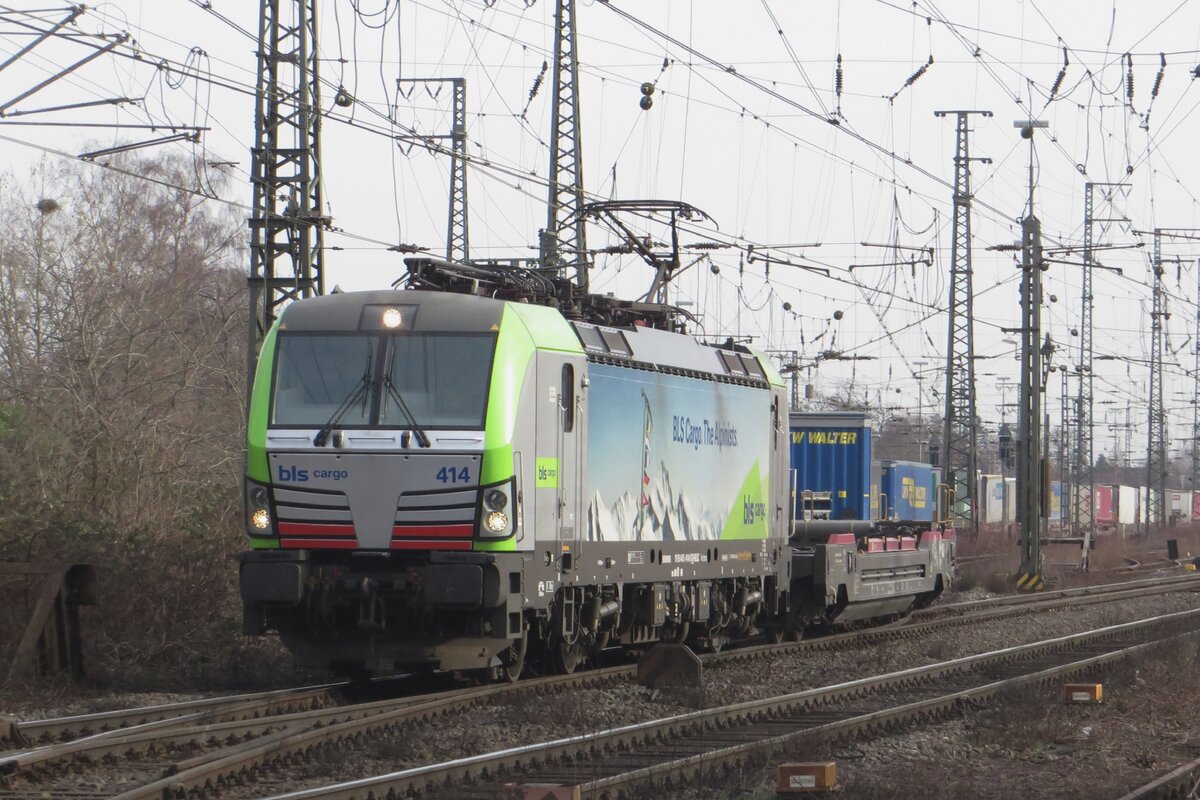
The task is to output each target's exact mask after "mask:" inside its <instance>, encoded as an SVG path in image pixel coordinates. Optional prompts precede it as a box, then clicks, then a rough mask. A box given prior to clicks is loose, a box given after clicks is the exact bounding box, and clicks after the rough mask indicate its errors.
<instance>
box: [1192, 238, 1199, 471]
mask: <svg viewBox="0 0 1200 800" xmlns="http://www.w3.org/2000/svg"><path fill="white" fill-rule="evenodd" d="M1196 308H1197V309H1200V259H1197V261H1196ZM1197 447H1200V313H1198V314H1196V334H1195V336H1194V337H1192V491H1197V486H1196V478H1197V477H1198V476H1197V474H1196V473H1197V470H1200V450H1197Z"/></svg>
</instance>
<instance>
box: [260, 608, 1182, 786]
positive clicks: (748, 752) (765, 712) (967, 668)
mask: <svg viewBox="0 0 1200 800" xmlns="http://www.w3.org/2000/svg"><path fill="white" fill-rule="evenodd" d="M1198 621H1200V609H1194V610H1191V611H1185V612H1179V613H1175V614H1167V615H1162V616H1158V617H1152V618H1150V619H1146V620H1141V621H1138V622H1133V623H1127V624H1124V625H1115V626H1110V627H1106V628H1100V629H1097V630H1093V631H1088V632H1086V633H1080V634H1074V635H1072V636H1064V637H1058V638H1055V639H1049V640H1046V641H1042V642H1036V643H1034V644H1028V645H1021V646H1019V647H1010V648H1005V649H1003V650H997V651H993V652H990V653H984V654H981V655H976V656H968V657H966V658H960V659H954V660H952V661H946V662H942V663H938V664H933V665H929V666H924V667H917V668H914V669H908V670H903V671H901V672H893V673H889V674H887V675H881V676H877V677H872V678H865V679H862V680H857V681H851V682H848V683H843V684H839V685H835V686H829V687H824V688H820V689H812V690H808V691H804V692H797V693H794V694H789V695H785V696H781V697H773V698H769V699H765V700H756V701H751V702H745V703H738V704H736V705H732V706H724V707H720V708H712V709H706V710H704V711H697V712H693V713H690V714H683V715H680V716H676V717H670V718H667V719H659V720H653V721H651V722H646V723H640V724H637V725H626V726H623V727H620V728H615V729H611V730H605V731H597V732H595V733H588V734H585V735H580V736H573V737H570V738H566V739H559V740H556V741H552V742H544V743H540V744H534V745H527V746H524V747H517V748H510V749H508V750H503V751H498V752H494V753H487V754H483V755H479V756H473V757H470V758H464V759H457V760H454V761H449V762H445V763H441V764H432V765H429V766H424V767H417V768H414V769H408V770H403V771H400V772H395V773H392V774H389V775H382V776H377V777H373V778H365V779H360V780H356V781H351V782H347V783H342V784H336V785H333V786H327V787H322V788H319V789H311V790H307V791H302V792H293V793H290V794H286V795H279V796H277V797H276V798H274V800H368V799H369V798H379V797H385V796H386V797H391V796H397V797H409V796H416V795H420V796H422V797H430V798H455V800H467V799H468V798H490V797H496V796H497V794H498V793H499V792H500V791H501V788H502V786H503V785H504V784H505V783H508V782H513V781H516V782H519V783H526V782H528V783H550V784H559V785H567V786H578V787H579V788H580V790H581V793H582V795H583V796H584V797H590V798H601V799H603V800H616V798H624V797H634V796H644V794H645V792H646V791H649V786H648V785H651V784H652V785H653V788H654V789H655V790H657V791H660V792H661V791H669V790H671V789H675V788H678V787H679V786H680V785H682V784H687V783H690V782H693V781H697V780H702V779H705V778H707V777H710V776H712V775H714V774H716V773H718V772H719V771H721V770H727V769H739V770H740V769H744V768H746V767H748V766H751V765H754V764H757V763H759V762H763V763H765V760H766V758H767V757H769V756H771V755H772V754H773V753H775V752H776V751H779V750H782V749H783V748H784V747H785V746H786V747H794V746H795V745H797V744H800V743H804V744H812V743H814V742H818V741H837V740H843V739H849V738H854V737H859V736H864V735H866V736H876V735H881V734H885V733H888V732H891V731H894V730H899V729H903V728H905V727H907V726H910V725H914V724H925V723H929V722H933V721H937V720H941V719H946V718H949V717H951V716H953V715H956V714H959V713H962V712H963V709H964V708H965V707H967V706H969V705H971V704H975V703H979V702H982V701H985V700H986V699H988V698H990V697H992V696H994V695H996V694H997V693H999V692H1002V691H1005V690H1007V689H1010V688H1014V687H1018V686H1025V685H1030V684H1035V683H1040V684H1048V683H1051V682H1055V681H1059V680H1064V679H1068V678H1071V677H1073V676H1076V675H1080V674H1083V673H1085V672H1087V671H1089V670H1093V669H1095V668H1096V667H1099V666H1101V665H1103V664H1105V663H1108V662H1111V661H1114V660H1118V659H1122V658H1126V657H1128V656H1130V655H1133V654H1135V653H1139V652H1144V651H1146V650H1148V649H1150V648H1152V647H1154V646H1156V645H1160V644H1162V643H1164V642H1168V641H1171V640H1174V639H1178V638H1180V637H1184V636H1193V635H1195V634H1196V633H1197V630H1196V627H1197V622H1198Z"/></svg>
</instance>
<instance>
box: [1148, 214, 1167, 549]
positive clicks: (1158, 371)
mask: <svg viewBox="0 0 1200 800" xmlns="http://www.w3.org/2000/svg"><path fill="white" fill-rule="evenodd" d="M1153 268H1154V300H1153V310H1152V311H1151V312H1150V414H1149V423H1150V435H1149V436H1148V437H1147V445H1146V487H1147V497H1146V504H1147V507H1148V512H1149V513H1147V514H1146V523H1147V525H1148V526H1149V525H1161V524H1163V522H1164V521H1165V518H1166V514H1164V513H1163V506H1164V504H1165V502H1166V497H1167V431H1166V419H1165V415H1164V413H1163V391H1162V354H1163V333H1162V322H1163V315H1164V314H1165V313H1166V310H1165V309H1164V307H1163V306H1164V301H1163V290H1162V276H1163V266H1162V230H1161V229H1160V228H1155V229H1154V265H1153ZM1155 492H1157V496H1155Z"/></svg>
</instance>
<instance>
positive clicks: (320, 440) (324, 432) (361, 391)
mask: <svg viewBox="0 0 1200 800" xmlns="http://www.w3.org/2000/svg"><path fill="white" fill-rule="evenodd" d="M373 352H374V345H373V344H372V343H370V342H367V366H366V367H365V368H364V369H363V376H362V378H361V379H360V380H359V382H358V383H357V384H356V385H355V386H354V388H353V389H351V390H350V394H348V395H346V399H345V400H343V401H342V403H341V405H339V406H338V407H337V408H336V409H335V410H334V412H333V414H332V415H331V416H330V417H329V421H328V422H326V423H325V424H324V425H322V426H321V429H320V430H319V431H317V435H316V436H314V437H313V446H314V447H324V446H325V440H327V439H328V438H329V434H330V432H331V431H332V430H333V426H334V425H337V424H338V423H339V422H340V421H341V419H342V417H344V416H346V412H347V411H349V410H350V409H351V408H353V407H354V404H355V403H357V402H358V401H360V400H361V401H362V402H363V406H364V409H363V410H364V416H365V415H366V414H365V411H366V408H365V407H366V402H367V399H368V397H369V396H370V395H369V393H368V390H369V389H370V388H371V384H372V383H373V382H374V379H373V377H372V375H371V363H372V358H371V356H372V353H373Z"/></svg>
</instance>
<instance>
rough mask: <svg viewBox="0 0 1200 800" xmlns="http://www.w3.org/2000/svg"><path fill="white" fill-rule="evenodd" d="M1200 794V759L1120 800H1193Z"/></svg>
mask: <svg viewBox="0 0 1200 800" xmlns="http://www.w3.org/2000/svg"><path fill="white" fill-rule="evenodd" d="M1198 792H1200V758H1198V759H1196V760H1195V761H1189V762H1188V763H1186V764H1183V765H1181V766H1178V767H1176V768H1175V769H1173V770H1171V771H1170V772H1168V773H1167V774H1166V775H1163V776H1161V777H1159V778H1156V779H1155V780H1152V781H1150V782H1149V783H1147V784H1145V785H1144V786H1139V787H1138V788H1136V789H1134V790H1133V791H1132V792H1129V793H1128V794H1125V795H1122V796H1121V797H1120V798H1119V800H1191V798H1194V797H1196V796H1197V793H1198Z"/></svg>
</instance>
